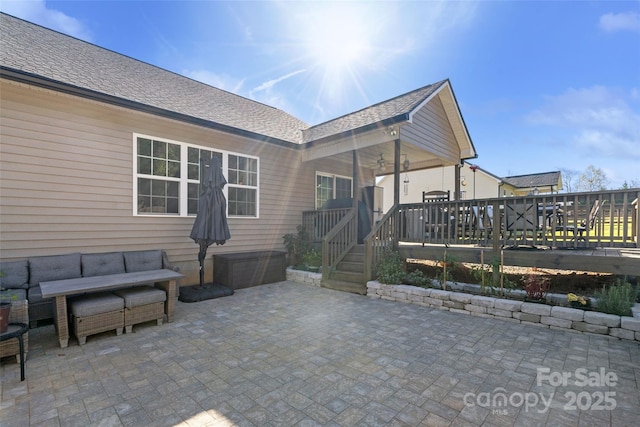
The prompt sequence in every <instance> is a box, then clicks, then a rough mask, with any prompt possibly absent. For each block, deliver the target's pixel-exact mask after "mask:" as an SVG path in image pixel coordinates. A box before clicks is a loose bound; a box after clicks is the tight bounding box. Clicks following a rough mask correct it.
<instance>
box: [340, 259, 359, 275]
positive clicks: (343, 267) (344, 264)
mask: <svg viewBox="0 0 640 427" xmlns="http://www.w3.org/2000/svg"><path fill="white" fill-rule="evenodd" d="M336 270H337V271H350V272H353V273H362V272H363V271H364V263H363V262H355V261H341V262H339V263H338V266H337V268H336Z"/></svg>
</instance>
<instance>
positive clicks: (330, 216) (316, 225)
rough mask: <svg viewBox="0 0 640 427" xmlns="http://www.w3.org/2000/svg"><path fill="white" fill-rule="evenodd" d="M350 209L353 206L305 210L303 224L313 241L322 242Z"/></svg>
mask: <svg viewBox="0 0 640 427" xmlns="http://www.w3.org/2000/svg"><path fill="white" fill-rule="evenodd" d="M350 211H351V208H343V209H321V210H316V211H304V212H302V225H303V226H304V228H305V229H306V230H307V232H308V233H309V237H310V238H311V240H312V241H314V242H320V241H322V239H323V238H324V236H326V235H327V233H328V232H329V231H331V229H332V228H333V227H335V226H336V224H338V223H339V222H340V220H342V218H344V217H345V216H346V215H347V214H348V213H349V212H350Z"/></svg>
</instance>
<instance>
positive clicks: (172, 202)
mask: <svg viewBox="0 0 640 427" xmlns="http://www.w3.org/2000/svg"><path fill="white" fill-rule="evenodd" d="M179 205H180V203H179V200H178V198H177V197H176V198H174V197H168V198H167V204H166V211H165V213H169V214H177V213H178V208H179Z"/></svg>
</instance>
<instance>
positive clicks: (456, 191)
mask: <svg viewBox="0 0 640 427" xmlns="http://www.w3.org/2000/svg"><path fill="white" fill-rule="evenodd" d="M453 170H454V172H453V173H454V176H453V199H454V200H460V199H461V197H460V165H459V164H457V165H456V166H455V168H454V169H453Z"/></svg>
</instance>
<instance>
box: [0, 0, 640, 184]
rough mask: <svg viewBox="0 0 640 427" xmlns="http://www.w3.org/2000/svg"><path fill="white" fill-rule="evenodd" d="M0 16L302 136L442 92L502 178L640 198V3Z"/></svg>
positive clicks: (17, 8)
mask: <svg viewBox="0 0 640 427" xmlns="http://www.w3.org/2000/svg"><path fill="white" fill-rule="evenodd" d="M0 10H2V11H3V12H6V13H10V14H12V15H15V16H18V17H21V18H23V19H26V20H29V21H32V22H35V23H37V24H40V25H43V26H45V27H49V28H52V29H55V30H57V31H60V32H63V33H66V34H70V35H72V36H75V37H78V38H81V39H83V40H86V41H89V42H91V43H95V44H97V45H99V46H102V47H105V48H108V49H111V50H114V51H116V52H119V53H122V54H125V55H128V56H131V57H133V58H136V59H139V60H142V61H145V62H148V63H150V64H154V65H157V66H159V67H162V68H165V69H168V70H171V71H173V72H176V73H179V74H182V75H185V76H188V77H191V78H194V79H197V80H201V81H203V82H205V83H209V84H211V85H213V86H216V87H219V88H221V89H225V90H228V91H230V92H234V93H237V94H239V95H242V96H245V97H248V98H252V99H255V100H257V101H260V102H263V103H266V104H269V105H273V106H275V107H278V108H280V109H282V110H284V111H286V112H288V113H290V114H292V115H294V116H296V117H298V118H300V119H302V120H304V121H306V122H307V123H309V124H318V123H321V122H323V121H326V120H329V119H331V118H334V117H338V116H341V115H343V114H347V113H349V112H353V111H356V110H358V109H361V108H364V107H366V106H368V105H371V104H373V103H376V102H379V101H383V100H385V99H389V98H392V97H394V96H396V95H400V94H402V93H405V92H408V91H411V90H413V89H417V88H419V87H422V86H425V85H428V84H430V83H433V82H437V81H440V80H442V79H446V78H449V79H451V84H452V86H453V89H454V92H455V94H456V97H457V100H458V103H459V105H460V109H461V112H462V115H463V118H464V120H465V122H466V124H467V128H468V130H469V133H470V135H471V138H472V140H473V142H474V144H475V147H476V150H477V151H478V154H479V157H478V159H477V160H476V161H475V162H474V163H477V164H479V165H480V166H481V167H483V168H484V169H486V170H488V171H490V172H492V173H493V174H495V175H498V176H506V175H519V174H527V173H535V172H544V171H551V170H561V169H568V170H574V171H577V173H578V175H579V174H580V173H581V172H582V171H584V170H585V169H586V168H587V166H588V165H594V166H595V167H598V168H601V169H602V170H603V171H604V172H605V173H606V174H607V176H608V178H609V180H610V187H611V188H619V187H620V186H621V185H622V184H623V182H624V181H625V180H626V181H627V183H629V184H631V183H632V182H635V183H636V184H637V185H640V1H621V2H615V1H597V2H596V1H548V2H546V1H535V2H526V1H508V2H507V1H479V2H472V1H464V2H435V1H414V2H409V1H394V2H392V1H369V2H320V1H306V2H287V1H259V2H248V1H235V2H222V1H77V0H76V1H43V0H34V1H31V0H24V1H17V2H16V1H13V0H2V2H0Z"/></svg>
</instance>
